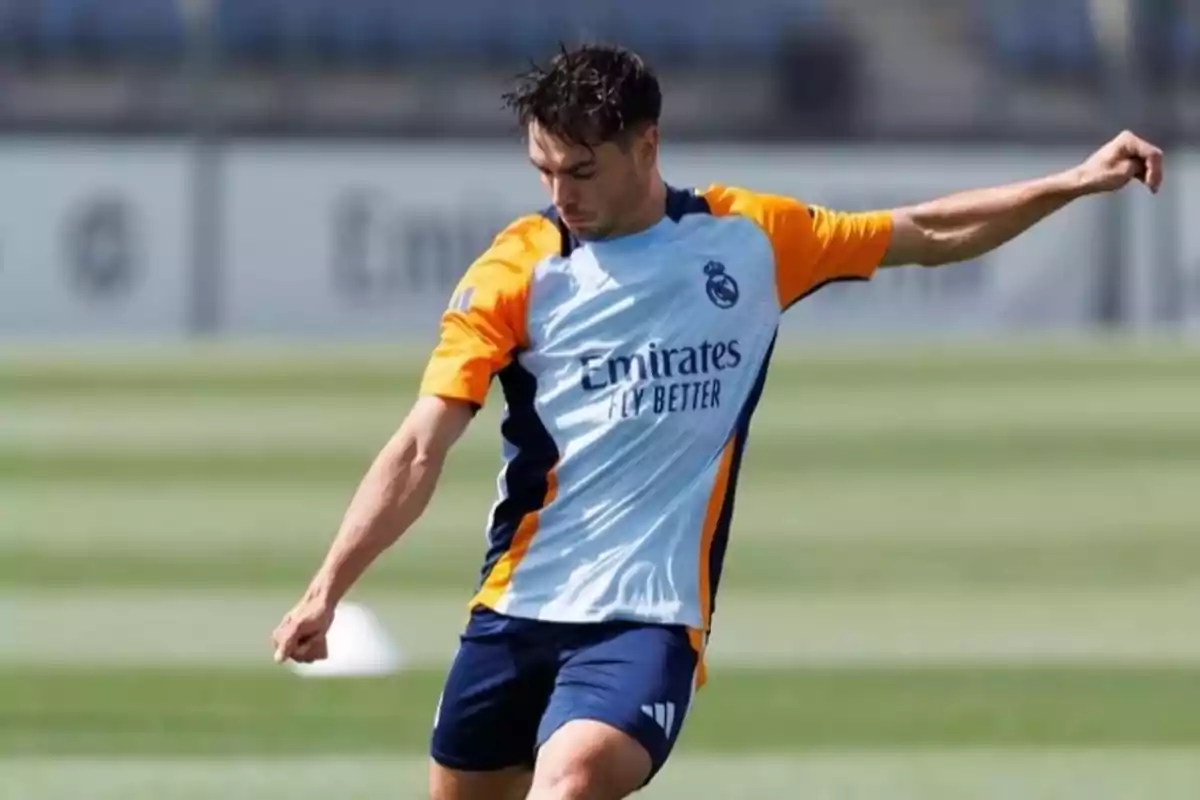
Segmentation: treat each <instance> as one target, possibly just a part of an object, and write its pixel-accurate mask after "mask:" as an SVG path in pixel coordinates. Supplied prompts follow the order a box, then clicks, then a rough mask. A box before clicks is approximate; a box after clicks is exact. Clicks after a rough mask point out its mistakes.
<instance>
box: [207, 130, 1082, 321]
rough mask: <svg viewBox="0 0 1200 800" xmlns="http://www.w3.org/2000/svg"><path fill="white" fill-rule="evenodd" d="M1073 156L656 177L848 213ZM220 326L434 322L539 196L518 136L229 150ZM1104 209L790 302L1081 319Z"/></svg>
mask: <svg viewBox="0 0 1200 800" xmlns="http://www.w3.org/2000/svg"><path fill="white" fill-rule="evenodd" d="M1077 155H1078V154H1076V153H1073V152H1041V151H1028V150H1020V151H1002V150H979V151H973V152H966V153H964V152H954V153H951V154H949V155H948V154H946V153H945V152H943V151H939V150H932V149H930V150H916V149H914V150H904V149H895V148H887V149H880V150H878V151H873V150H867V151H864V150H861V149H854V150H849V149H847V150H838V149H825V148H817V149H798V148H782V147H781V148H763V147H753V148H750V147H728V146H710V147H697V146H678V145H677V146H674V147H670V148H668V149H666V150H665V152H664V154H663V160H664V175H665V177H666V178H667V180H668V181H670V182H672V183H673V184H675V185H677V186H704V185H707V184H709V183H712V182H720V183H726V184H733V185H742V186H746V187H749V188H754V189H758V190H761V191H770V192H779V193H786V194H791V195H794V196H797V197H800V198H802V199H804V200H806V201H808V202H812V203H821V204H824V205H828V206H832V207H837V208H844V209H867V208H876V207H885V206H890V205H894V204H903V203H911V202H917V201H920V200H924V199H929V198H932V197H934V196H936V195H939V194H942V193H945V192H950V191H955V190H961V189H968V188H973V187H975V186H980V185H985V184H994V183H1003V182H1008V181H1012V180H1018V179H1022V178H1028V177H1036V176H1037V175H1039V174H1041V173H1044V172H1050V171H1052V170H1056V169H1060V168H1062V167H1063V166H1064V165H1069V164H1071V163H1072V162H1073V159H1075V158H1076V157H1077ZM226 176H227V199H226V203H225V210H226V220H225V222H224V223H223V228H224V230H225V233H226V239H225V264H224V273H225V276H226V277H225V281H226V286H225V288H226V302H225V304H224V315H223V316H224V321H225V330H226V331H227V332H228V333H230V334H231V335H235V336H236V335H239V334H264V333H269V334H293V335H321V336H343V335H349V336H362V335H366V336H378V335H384V336H393V335H396V334H397V333H400V332H404V331H419V332H422V335H423V338H426V337H428V336H429V335H432V333H433V327H432V326H433V325H434V324H435V323H436V320H437V317H438V315H439V314H440V312H441V309H442V307H443V306H444V305H445V303H446V300H447V298H448V297H449V295H450V290H451V287H452V286H453V284H454V282H455V281H456V280H457V279H458V277H459V275H460V274H461V273H462V271H463V269H465V267H466V265H467V264H469V263H470V262H471V260H472V259H473V258H474V257H475V256H476V255H477V254H478V253H479V252H480V251H481V250H482V249H483V248H484V247H486V245H487V243H488V242H489V240H490V239H491V237H492V236H493V235H494V234H495V232H496V231H497V230H498V229H499V228H500V227H501V226H503V225H504V224H505V223H506V222H507V221H508V220H510V219H512V218H514V217H516V216H519V215H521V214H525V213H529V212H530V211H534V210H536V209H538V208H540V207H542V206H544V205H545V204H546V202H547V201H546V196H545V193H544V191H543V189H542V187H541V186H540V184H539V181H538V176H537V173H536V172H535V171H534V170H533V169H532V168H531V167H530V166H529V164H528V162H527V161H526V159H525V155H524V152H523V151H522V149H521V145H520V144H513V145H504V146H479V145H476V144H470V145H466V144H464V145H457V146H456V145H450V144H447V145H439V146H427V147H426V146H422V147H405V148H399V147H393V148H388V147H349V146H332V145H329V146H314V145H303V146H301V145H296V146H278V145H254V146H250V145H246V146H239V147H236V148H234V149H233V150H231V152H230V154H229V158H228V161H227V170H226ZM1105 220H1106V217H1105V215H1104V213H1103V211H1102V206H1101V205H1100V204H1097V203H1093V202H1086V203H1080V204H1078V205H1076V206H1074V207H1072V208H1070V209H1068V210H1066V211H1064V212H1063V213H1061V214H1060V215H1058V216H1056V217H1055V218H1053V219H1051V220H1048V221H1046V222H1045V223H1043V224H1042V225H1041V226H1039V227H1038V228H1037V229H1035V230H1033V231H1030V232H1028V233H1027V234H1025V235H1024V236H1023V237H1021V238H1020V239H1018V240H1016V241H1015V242H1012V243H1010V244H1009V245H1008V246H1007V247H1005V248H1004V249H1003V250H1001V251H999V252H997V253H995V254H992V255H990V256H988V257H986V258H984V259H981V260H980V261H979V262H975V263H970V264H960V265H956V266H954V267H952V268H949V269H939V270H926V269H905V270H889V271H886V272H883V273H880V275H879V276H878V277H877V278H876V280H874V281H872V282H871V283H870V284H861V283H857V284H840V285H833V286H829V287H827V288H826V289H823V290H822V291H820V292H818V293H817V294H815V295H813V296H812V297H810V298H809V299H807V300H805V301H804V302H802V303H801V304H799V305H798V306H796V307H795V308H793V309H792V311H791V312H790V313H789V315H788V317H787V320H786V323H785V331H786V333H787V334H788V335H790V334H791V333H792V332H796V333H797V334H798V335H803V336H805V337H813V336H820V335H823V334H829V335H836V336H846V335H863V336H867V337H871V336H878V335H879V334H887V335H893V334H898V333H899V334H915V335H919V336H924V335H928V336H930V337H945V336H947V335H975V334H978V335H994V334H997V333H1002V332H1005V331H1017V330H1029V329H1072V330H1073V329H1078V328H1081V327H1086V326H1088V325H1089V324H1090V323H1091V321H1092V319H1093V318H1094V315H1095V305H1096V294H1097V286H1098V280H1097V279H1098V276H1099V274H1100V270H1101V269H1102V268H1103V267H1104V252H1105V247H1104V237H1103V235H1102V234H1103V230H1104V227H1105V224H1106V221H1105Z"/></svg>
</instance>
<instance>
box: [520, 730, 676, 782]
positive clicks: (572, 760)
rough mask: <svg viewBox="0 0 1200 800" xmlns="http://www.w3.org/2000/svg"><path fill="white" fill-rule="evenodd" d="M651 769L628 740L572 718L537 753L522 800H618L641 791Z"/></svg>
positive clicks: (641, 750)
mask: <svg viewBox="0 0 1200 800" xmlns="http://www.w3.org/2000/svg"><path fill="white" fill-rule="evenodd" d="M653 769H654V762H653V761H651V759H650V754H649V753H648V752H646V748H644V747H642V745H641V744H639V743H638V741H637V740H636V739H634V738H633V737H632V736H629V735H628V734H626V733H622V732H621V731H619V730H617V729H616V728H614V727H612V726H611V725H608V724H607V723H604V722H597V721H596V720H592V719H576V720H572V721H570V722H568V723H566V724H564V725H563V726H562V727H561V728H559V729H558V730H557V731H555V732H554V733H553V734H552V735H551V736H550V739H549V740H548V741H547V742H546V744H544V745H543V746H542V747H541V749H540V750H539V751H538V763H537V771H536V773H535V777H534V784H533V787H532V790H531V791H530V793H529V799H528V800H622V799H623V798H626V797H629V795H631V794H633V793H634V792H636V791H637V790H638V789H639V788H640V787H642V786H644V785H645V784H646V782H647V781H648V780H649V779H650V775H651V773H652V772H653Z"/></svg>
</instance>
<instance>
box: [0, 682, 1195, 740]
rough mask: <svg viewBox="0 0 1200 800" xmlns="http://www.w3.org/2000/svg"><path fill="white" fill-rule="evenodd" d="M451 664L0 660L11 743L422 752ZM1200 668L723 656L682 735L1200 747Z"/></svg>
mask: <svg viewBox="0 0 1200 800" xmlns="http://www.w3.org/2000/svg"><path fill="white" fill-rule="evenodd" d="M441 681H442V673H441V672H440V671H421V672H415V673H407V674H402V675H399V676H396V677H390V678H383V679H357V680H345V681H338V680H329V681H313V680H304V679H300V678H296V677H293V676H291V675H275V674H263V673H261V672H244V671H234V670H228V671H222V670H213V671H209V672H193V671H188V670H183V669H180V670H159V671H152V670H138V669H130V670H120V671H117V670H113V671H103V670H82V671H81V670H75V669H39V670H36V671H18V670H6V671H4V672H0V752H3V753H5V754H6V755H9V756H12V755H33V754H41V755H46V754H53V755H118V756H168V755H170V756H178V755H197V756H210V757H211V756H251V755H276V756H277V755H298V754H305V753H400V752H410V753H413V752H415V753H419V752H423V751H424V749H425V747H426V746H427V743H428V732H429V725H430V724H431V719H432V714H433V706H434V703H435V702H436V698H437V694H438V691H439V690H440V687H441ZM1197 704H1200V669H1170V668H1142V669H1115V668H1079V667H1072V668H1067V667H1063V668H1047V667H1037V668H1033V667H1030V668H962V667H960V668H947V667H937V666H929V667H912V668H907V669H900V668H886V669H884V668H861V667H845V668H832V667H830V668H824V669H771V670H753V669H724V670H717V671H715V672H714V675H713V681H712V683H711V685H710V686H709V687H707V688H705V689H704V690H702V691H701V693H700V694H699V695H698V700H697V703H696V706H695V710H694V713H693V715H692V717H691V719H690V720H689V722H688V725H687V729H686V734H684V735H683V737H682V738H681V745H680V746H681V748H682V749H683V750H685V751H687V752H716V753H764V752H783V753H788V752H799V751H806V750H811V749H859V750H861V749H867V748H883V749H887V748H897V747H904V748H908V749H911V748H938V749H944V748H947V747H963V748H971V747H994V746H1025V747H1030V746H1046V747H1099V746H1104V747H1116V746H1128V747H1148V746H1193V745H1200V717H1197V716H1196V715H1195V714H1187V713H1180V711H1181V709H1187V708H1196V707H1197Z"/></svg>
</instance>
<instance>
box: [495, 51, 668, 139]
mask: <svg viewBox="0 0 1200 800" xmlns="http://www.w3.org/2000/svg"><path fill="white" fill-rule="evenodd" d="M503 99H504V103H505V106H506V107H507V108H509V109H510V110H512V111H514V112H515V113H516V116H517V121H518V122H519V123H520V124H521V126H522V127H527V126H528V125H529V124H530V123H532V122H536V123H537V124H538V125H539V126H540V127H541V128H543V129H544V130H546V131H547V132H548V133H550V134H551V135H553V136H555V137H556V138H559V139H562V140H563V141H566V142H570V143H572V144H579V145H585V146H589V147H591V146H595V145H598V144H602V143H604V142H617V143H622V142H623V141H626V140H627V135H628V134H632V133H635V132H637V131H639V130H642V129H644V128H645V127H646V126H647V125H651V124H657V123H658V120H659V115H660V114H661V113H662V91H661V89H660V88H659V84H658V78H657V77H656V76H655V74H654V72H653V70H651V69H650V67H649V66H647V64H646V62H645V61H644V60H643V59H642V57H641V56H639V55H637V54H636V53H634V52H632V51H630V50H627V49H625V48H623V47H619V46H615V45H604V44H584V45H579V46H577V47H574V48H567V47H566V46H564V45H560V49H559V52H558V53H557V54H556V55H555V56H554V57H553V58H551V59H550V60H549V62H548V63H547V64H544V65H538V64H534V65H533V66H532V67H531V68H530V69H529V70H528V71H527V72H525V73H523V74H521V75H520V76H519V77H518V79H517V84H516V86H515V87H514V88H513V90H512V91H510V92H506V93H505V94H504V95H503Z"/></svg>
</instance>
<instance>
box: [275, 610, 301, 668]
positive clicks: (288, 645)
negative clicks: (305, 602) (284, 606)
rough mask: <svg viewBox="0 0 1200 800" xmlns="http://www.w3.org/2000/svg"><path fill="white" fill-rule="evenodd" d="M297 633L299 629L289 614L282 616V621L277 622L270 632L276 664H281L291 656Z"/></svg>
mask: <svg viewBox="0 0 1200 800" xmlns="http://www.w3.org/2000/svg"><path fill="white" fill-rule="evenodd" d="M299 634H300V629H299V627H297V626H296V625H295V623H293V621H292V618H291V616H290V615H289V616H287V617H284V618H283V622H281V623H279V627H277V628H276V629H275V632H274V633H273V634H271V642H272V644H274V645H275V663H276V664H282V663H283V662H284V661H287V660H288V659H289V658H291V656H292V653H293V651H294V650H295V648H296V640H297V638H298V637H299Z"/></svg>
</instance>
